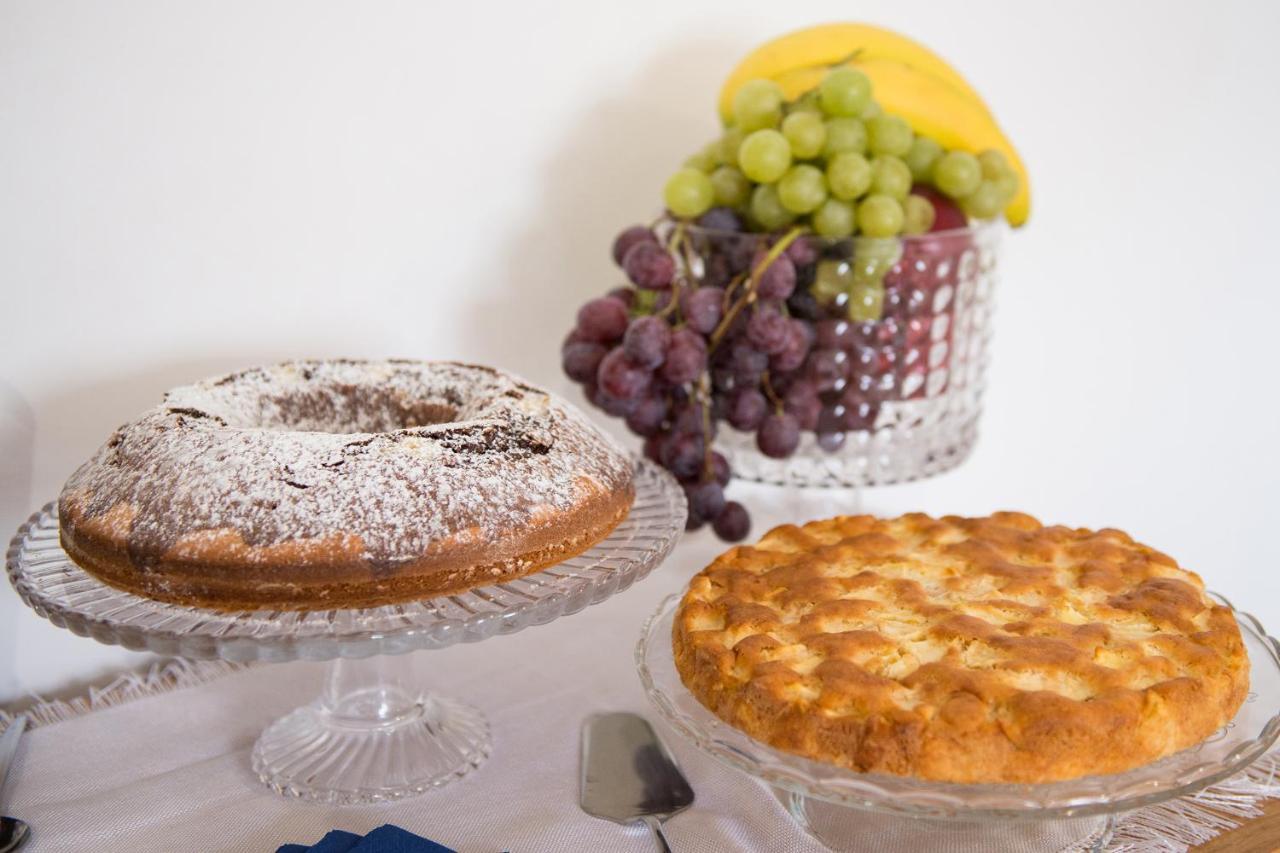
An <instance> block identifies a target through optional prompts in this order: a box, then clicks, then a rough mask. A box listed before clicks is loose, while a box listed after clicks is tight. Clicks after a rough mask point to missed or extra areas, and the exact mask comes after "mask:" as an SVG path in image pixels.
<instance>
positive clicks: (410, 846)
mask: <svg viewBox="0 0 1280 853" xmlns="http://www.w3.org/2000/svg"><path fill="white" fill-rule="evenodd" d="M276 853H454V851H453V850H450V849H449V848H448V847H445V846H444V845H443V844H437V843H435V842H434V841H428V840H427V839H425V838H423V837H422V836H420V835H414V834H413V833H412V832H406V831H405V830H403V829H401V828H400V827H398V826H392V825H391V824H389V823H388V824H384V825H383V826H380V827H378V828H377V829H375V830H373V831H372V832H370V833H369V834H368V835H366V836H364V837H363V838H361V837H360V836H359V835H355V834H354V833H350V832H343V831H342V830H341V829H335V830H333V831H332V832H330V833H328V834H327V835H325V837H324V838H321V839H320V840H319V841H317V842H316V843H315V844H312V845H311V846H310V847H308V846H307V845H305V844H285V845H284V846H282V847H280V848H279V849H278V850H276Z"/></svg>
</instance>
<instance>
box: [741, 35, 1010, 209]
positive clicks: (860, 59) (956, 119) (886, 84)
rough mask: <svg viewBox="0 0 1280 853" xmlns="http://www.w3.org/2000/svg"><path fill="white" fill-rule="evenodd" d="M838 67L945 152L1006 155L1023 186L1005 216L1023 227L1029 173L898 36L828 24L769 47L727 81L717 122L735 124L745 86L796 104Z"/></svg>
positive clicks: (986, 118) (949, 74)
mask: <svg viewBox="0 0 1280 853" xmlns="http://www.w3.org/2000/svg"><path fill="white" fill-rule="evenodd" d="M836 64H847V65H851V66H853V67H855V68H858V69H859V70H861V71H862V72H864V73H865V74H866V75H867V76H868V77H869V78H871V83H872V86H873V91H874V93H875V97H876V100H877V101H879V103H880V104H881V106H883V107H884V109H885V111H886V112H888V113H891V114H893V115H897V116H901V117H902V118H903V119H905V120H906V121H907V122H908V123H909V124H910V125H911V127H912V129H913V130H915V132H916V133H919V134H921V135H922V136H928V137H930V138H932V139H934V140H935V141H937V142H938V143H939V144H940V145H942V146H943V147H945V148H950V149H959V150H963V151H972V152H975V153H976V152H978V151H982V150H984V149H987V148H994V149H995V150H997V151H1000V152H1001V153H1003V154H1004V155H1005V157H1006V158H1007V159H1008V161H1009V164H1010V165H1011V166H1012V167H1013V169H1014V170H1015V171H1016V172H1017V175H1018V179H1019V181H1018V194H1017V195H1016V196H1014V198H1013V200H1012V201H1011V202H1010V203H1009V205H1008V207H1006V209H1005V216H1006V218H1008V220H1009V222H1010V224H1012V225H1015V226H1017V225H1021V224H1023V223H1024V222H1026V220H1027V217H1028V215H1029V214H1030V209H1031V191H1030V185H1029V181H1028V177H1027V170H1026V168H1025V166H1024V165H1023V163H1022V159H1021V157H1019V156H1018V152H1017V151H1016V150H1015V149H1014V147H1013V144H1012V143H1011V142H1010V141H1009V139H1008V138H1007V137H1006V136H1005V135H1004V133H1003V131H1001V130H1000V126H999V125H998V124H997V123H996V121H995V118H994V117H993V116H992V114H991V111H990V110H989V109H988V108H987V106H986V104H985V103H984V102H983V100H982V98H981V97H980V96H979V95H978V93H977V92H976V91H975V90H974V88H973V87H972V86H970V85H969V83H968V82H967V81H966V80H965V79H964V78H963V77H961V76H960V74H959V73H958V72H957V71H956V70H955V69H954V68H952V67H951V66H950V65H948V64H947V63H946V62H945V61H943V60H942V59H941V58H940V57H939V56H938V55H937V54H935V53H933V52H932V51H930V50H928V49H927V48H925V47H923V46H921V45H920V44H918V43H917V42H914V41H912V40H911V39H908V38H906V37H905V36H901V35H898V34H897V33H893V32H890V31H888V30H883V29H880V28H878V27H872V26H868V25H865V24H826V25H822V26H817V27H810V28H808V29H805V30H799V31H797V32H794V33H790V34H788V35H785V36H782V37H780V38H777V39H774V40H773V41H770V42H767V43H766V44H764V45H761V46H760V47H758V48H756V49H755V50H754V51H752V52H751V53H750V54H748V55H747V57H746V58H745V59H743V60H742V62H741V63H739V64H738V66H737V67H736V68H735V69H734V70H733V72H732V73H731V74H730V75H729V78H728V79H727V80H726V81H725V84H724V87H723V88H722V89H721V92H720V114H721V116H722V117H723V118H725V120H726V121H728V119H729V118H730V117H731V116H732V105H733V95H734V93H735V92H736V91H737V89H738V87H739V86H740V85H742V83H744V82H746V81H747V80H752V79H766V80H773V81H775V82H777V83H778V84H779V85H780V86H781V87H782V90H783V93H784V95H785V96H786V97H787V98H788V99H793V98H796V97H799V96H800V95H801V94H803V93H805V92H807V91H810V90H811V89H813V88H815V87H816V86H817V85H818V84H819V83H820V82H821V81H822V78H823V76H825V74H826V73H827V71H828V70H830V67H831V66H832V65H836Z"/></svg>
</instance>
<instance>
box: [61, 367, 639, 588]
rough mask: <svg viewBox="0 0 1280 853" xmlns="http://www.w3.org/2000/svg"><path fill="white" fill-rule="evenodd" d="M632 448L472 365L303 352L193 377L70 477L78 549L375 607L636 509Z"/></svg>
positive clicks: (64, 523)
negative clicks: (296, 357) (303, 357)
mask: <svg viewBox="0 0 1280 853" xmlns="http://www.w3.org/2000/svg"><path fill="white" fill-rule="evenodd" d="M632 478H633V464H632V462H631V460H630V459H629V458H628V457H627V455H626V454H625V453H624V452H623V451H622V450H621V449H620V448H618V447H617V445H616V444H614V443H613V442H612V441H611V440H610V439H609V438H608V437H606V436H605V435H604V434H603V433H601V432H600V431H598V430H596V429H595V428H594V427H593V426H591V424H590V423H588V422H587V421H586V420H585V418H583V417H582V415H581V414H579V413H578V412H577V411H576V410H574V409H572V408H571V407H569V406H567V405H566V404H564V403H563V402H561V401H559V400H557V399H556V398H554V397H553V396H551V395H549V394H547V393H546V392H545V391H542V390H541V389H538V388H535V387H533V386H530V385H527V384H525V383H523V382H521V381H519V380H517V379H515V378H514V377H511V376H508V375H506V374H503V373H501V372H499V371H495V370H492V369H490V368H485V367H478V366H474V365H465V364H457V363H453V362H411V361H384V362H358V361H330V362H291V363H288V364H283V365H277V366H275V367H270V368H260V369H255V370H251V371H245V372H244V373H240V374H233V375H231V376H225V377H220V378H217V379H210V380H206V381H204V382H201V383H197V384H195V385H191V386H186V387H184V388H179V389H175V390H174V391H171V392H170V393H169V394H168V395H166V398H165V401H164V403H163V404H162V405H160V406H158V407H156V408H155V409H152V410H151V411H149V412H147V413H145V414H144V415H143V416H141V417H140V418H138V419H137V420H136V421H134V422H132V423H130V424H127V425H125V426H123V427H121V428H120V429H119V430H117V431H116V433H115V434H114V435H112V436H111V438H110V439H109V440H108V441H107V443H106V444H105V445H104V446H103V447H102V448H101V449H100V450H99V451H98V453H97V454H95V456H94V457H93V458H92V459H91V460H89V461H88V462H86V463H85V464H84V465H83V466H81V467H80V468H79V469H78V470H77V471H76V473H75V474H73V475H72V477H71V479H70V480H68V482H67V484H66V486H65V487H64V489H63V492H62V495H61V497H60V499H59V505H58V512H59V525H60V530H61V539H62V545H63V547H64V549H65V550H66V551H67V553H68V554H69V555H70V556H71V558H72V559H73V560H75V561H76V562H77V563H78V564H80V565H81V566H82V567H83V568H84V569H85V570H86V571H88V572H90V573H91V574H94V575H96V576H97V577H99V578H101V579H102V580H103V581H105V582H106V583H109V584H111V585H112V586H116V587H119V588H122V589H125V590H128V591H130V592H134V593H137V594H140V595H144V596H147V597H150V598H155V599H159V600H162V601H169V602H174V603H178V604H188V605H194V606H202V607H212V608H218V609H248V608H266V607H269V608H281V609H329V608H347V607H368V606H374V605H378V604H385V603H390V602H395V601H405V600H409V599H415V598H427V597H431V596H434V595H441V594H449V593H454V592H458V591H461V590H465V589H469V588H471V587H475V586H481V585H486V584H492V583H499V582H502V581H504V580H510V579H512V578H515V577H519V576H521V575H525V574H529V573H530V572H534V571H537V570H539V569H542V568H546V567H548V566H550V565H553V564H555V563H558V562H561V561H563V560H565V559H567V558H569V557H572V556H574V555H576V554H579V553H581V552H582V551H585V550H586V549H587V548H589V547H591V546H592V545H593V544H595V543H596V542H598V541H599V540H601V539H603V538H604V537H605V536H607V535H608V534H609V532H610V531H612V530H613V528H614V527H615V526H616V525H617V524H618V523H619V522H620V521H621V520H622V519H623V518H624V517H625V516H626V515H627V513H628V512H629V510H630V508H631V504H632V502H633V500H634V497H635V490H634V485H633V482H632Z"/></svg>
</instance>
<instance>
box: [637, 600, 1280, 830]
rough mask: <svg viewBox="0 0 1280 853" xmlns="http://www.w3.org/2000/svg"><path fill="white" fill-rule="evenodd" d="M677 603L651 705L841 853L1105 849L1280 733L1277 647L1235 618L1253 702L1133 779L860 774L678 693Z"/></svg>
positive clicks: (644, 655) (651, 635)
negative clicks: (1133, 813)
mask: <svg viewBox="0 0 1280 853" xmlns="http://www.w3.org/2000/svg"><path fill="white" fill-rule="evenodd" d="M1214 597H1215V598H1216V599H1217V600H1218V601H1221V602H1222V603H1223V604H1225V605H1227V606H1228V607H1231V604H1230V602H1228V601H1226V600H1225V599H1223V598H1221V597H1220V596H1216V595H1215V596H1214ZM679 601H680V595H679V594H677V595H672V596H670V597H668V598H667V599H666V600H665V601H663V603H662V605H661V606H660V607H659V608H658V610H657V612H656V613H654V614H653V616H651V617H650V618H649V620H648V621H647V622H646V623H645V626H644V630H643V632H642V634H641V637H640V642H639V644H638V646H637V647H636V665H637V667H638V669H639V672H640V680H641V681H642V682H643V684H644V688H645V692H646V694H648V696H649V700H650V701H651V702H652V703H653V704H654V706H655V707H656V708H657V709H658V712H659V713H660V714H661V715H662V717H663V718H664V719H666V721H667V722H668V723H670V724H671V726H672V727H673V728H675V730H676V731H677V732H679V733H680V734H681V735H683V736H685V737H686V738H688V739H689V740H690V741H692V742H693V744H694V745H695V746H696V747H698V748H699V749H701V750H702V751H703V752H706V753H707V754H709V755H711V756H712V757H714V758H716V759H718V760H720V761H721V762H723V763H725V764H727V765H729V766H730V767H732V768H734V769H736V770H740V771H742V772H744V773H746V774H748V775H750V776H753V777H755V778H757V779H760V780H762V781H764V782H767V783H768V784H770V785H773V786H774V787H776V788H779V789H781V790H782V791H783V792H785V794H784V798H785V800H786V803H787V808H788V810H789V811H790V813H791V815H792V816H793V817H794V818H795V819H796V821H797V822H798V823H799V824H800V825H801V826H802V827H803V828H804V829H805V830H806V831H808V832H809V833H810V834H811V835H813V836H814V837H815V838H817V839H818V840H819V841H821V842H822V843H823V844H825V845H826V846H827V847H829V848H831V849H833V850H841V851H864V850H865V851H872V850H884V849H894V850H896V849H917V850H946V851H947V853H961V851H992V850H1053V851H1073V853H1074V851H1100V850H1102V849H1103V848H1104V845H1106V844H1107V842H1108V841H1109V840H1110V839H1111V836H1112V834H1113V831H1114V829H1115V824H1116V822H1117V821H1118V818H1119V815H1121V814H1122V813H1124V812H1127V811H1130V810H1132V809H1137V808H1141V807H1143V806H1149V805H1152V804H1154V803H1159V802H1162V801H1164V800H1168V799H1172V798H1174V797H1180V796H1183V795H1185V794H1190V793H1192V792H1195V791H1198V790H1200V789H1201V788H1204V787H1206V786H1208V785H1212V784H1214V783H1215V782H1220V781H1222V780H1223V779H1226V778H1227V777H1229V776H1232V775H1234V774H1236V773H1238V772H1239V771H1241V770H1243V769H1244V768H1245V767H1246V766H1248V765H1249V764H1251V763H1252V762H1253V761H1255V760H1257V759H1258V758H1259V757H1261V756H1262V754H1263V753H1265V752H1266V751H1267V750H1268V749H1269V748H1270V747H1271V745H1272V744H1273V743H1275V741H1276V737H1277V735H1280V643H1277V641H1276V640H1275V639H1273V638H1272V637H1270V636H1268V635H1267V633H1266V631H1265V630H1264V629H1263V627H1262V625H1261V624H1259V623H1258V620H1256V619H1255V618H1253V617H1252V616H1250V615H1249V614H1248V613H1242V612H1240V611H1238V610H1235V608H1232V611H1233V612H1234V614H1235V617H1236V620H1237V622H1238V623H1239V625H1240V633H1241V635H1242V636H1243V637H1244V641H1245V647H1246V648H1247V649H1248V652H1249V661H1250V664H1251V667H1250V673H1249V675H1250V679H1251V681H1250V692H1249V695H1248V698H1247V699H1246V700H1245V703H1244V705H1242V706H1241V708H1240V711H1239V712H1238V713H1237V714H1236V716H1235V718H1234V719H1233V720H1231V722H1229V723H1227V725H1226V726H1224V727H1223V728H1222V729H1220V730H1219V731H1218V732H1216V733H1215V734H1214V735H1213V736H1212V737H1210V738H1209V739H1208V740H1206V741H1204V742H1203V743H1201V744H1198V745H1197V746H1195V747H1192V748H1191V749H1187V750H1183V751H1182V752H1179V753H1176V754H1175V755H1171V756H1169V757H1168V758H1164V759H1162V760H1160V761H1157V762H1155V763H1154V764H1148V765H1145V766H1143V767H1139V768H1136V769H1134V770H1130V771H1128V772H1125V773H1117V774H1114V775H1108V776H1089V777H1086V778H1083V779H1072V780H1068V781H1065V782H1053V783H1047V784H1039V785H963V784H956V783H947V782H930V781H926V780H920V779H912V778H909V777H901V776H888V775H878V774H870V773H856V772H853V771H851V770H846V769H844V768H842V767H837V766H835V765H833V764H823V763H820V762H816V761H809V760H807V759H804V758H801V757H799V756H796V755H792V754H790V753H786V752H782V751H780V750H777V749H773V748H771V747H768V746H766V745H764V744H762V743H760V742H759V741H756V740H753V739H752V738H750V737H748V736H747V735H746V734H744V733H742V732H740V731H738V730H737V729H735V728H733V727H731V726H729V725H728V724H727V723H724V722H722V721H721V720H720V719H719V718H718V717H716V716H715V715H714V714H712V713H711V712H710V711H709V710H707V709H706V708H705V707H703V705H702V704H701V703H700V702H698V700H697V699H695V698H694V697H693V694H691V693H690V692H689V691H688V690H687V689H685V687H684V685H683V684H682V683H681V681H680V676H679V673H677V672H676V668H675V661H674V660H673V659H672V652H671V628H672V623H673V619H674V614H675V609H676V605H677V604H678V603H679ZM895 845H902V846H901V847H898V846H895ZM909 845H913V846H909Z"/></svg>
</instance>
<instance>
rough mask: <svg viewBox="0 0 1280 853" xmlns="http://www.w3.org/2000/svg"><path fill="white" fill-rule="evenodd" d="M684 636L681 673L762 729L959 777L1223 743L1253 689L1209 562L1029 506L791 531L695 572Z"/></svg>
mask: <svg viewBox="0 0 1280 853" xmlns="http://www.w3.org/2000/svg"><path fill="white" fill-rule="evenodd" d="M672 642H673V647H674V653H675V662H676V668H677V670H678V671H679V673H680V677H681V679H682V680H683V682H684V684H685V686H686V687H688V688H689V690H690V691H691V692H692V693H693V694H694V696H696V697H697V698H698V700H699V701H701V702H702V703H703V704H704V705H705V706H707V707H708V708H709V709H710V710H711V711H713V712H714V713H715V714H716V715H717V716H719V717H720V718H722V719H723V720H725V721H726V722H728V723H729V724H731V725H733V726H735V727H736V728H739V729H741V730H742V731H744V732H746V733H747V734H749V735H750V736H752V737H754V738H756V739H757V740H761V741H763V742H765V743H768V744H770V745H771V746H774V747H777V748H779V749H782V750H785V751H788V752H792V753H796V754H798V755H803V756H806V757H808V758H812V759H815V760H818V761H824V762H829V763H832V764H837V765H841V766H843V767H848V768H851V769H853V770H857V771H862V772H876V773H892V774H897V775H910V776H916V777H919V778H924V779H933V780H940V781H949V782H1048V781H1055V780H1061V779H1069V778H1075V777H1078V776H1084V775H1091V774H1103V773H1116V772H1120V771H1124V770H1128V769H1131V768H1133V767H1137V766H1139V765H1142V764H1146V763H1149V762H1151V761H1154V760H1156V759H1159V758H1161V757H1164V756H1166V755H1170V754H1172V753H1174V752H1177V751H1178V750H1181V749H1185V748H1187V747H1189V746H1192V745H1194V744H1196V743H1198V742H1200V741H1202V740H1204V739H1205V738H1207V737H1208V736H1209V735H1211V734H1212V733H1213V732H1215V731H1216V730H1217V729H1218V728H1220V727H1221V726H1223V725H1224V724H1225V723H1226V722H1227V721H1229V720H1230V719H1231V718H1232V717H1233V716H1234V715H1235V712H1236V710H1237V709H1238V708H1239V707H1240V704H1241V703H1242V702H1243V701H1244V698H1245V695H1246V693H1247V692H1248V688H1249V662H1248V657H1247V655H1246V652H1245V648H1244V643H1243V640H1242V639H1241V636H1240V631H1239V627H1238V626H1237V625H1236V622H1235V619H1234V617H1233V616H1232V614H1231V612H1230V610H1229V609H1228V608H1226V607H1223V606H1221V605H1218V604H1216V603H1214V602H1213V601H1212V600H1210V599H1209V598H1208V597H1207V596H1206V595H1205V593H1204V584H1203V583H1202V582H1201V580H1200V578H1199V577H1198V576H1197V575H1196V574H1195V573H1193V572H1190V571H1187V570H1185V569H1182V568H1179V567H1178V564H1177V563H1176V562H1175V561H1174V560H1172V559H1171V558H1169V557H1167V556H1165V555H1164V554H1161V553H1160V552H1158V551H1155V550H1153V549H1151V548H1148V547H1146V546H1145V545H1141V544H1139V543H1137V542H1134V541H1133V540H1132V539H1131V538H1130V537H1129V536H1128V535H1126V534H1125V533H1122V532H1121V531H1118V530H1099V531H1096V532H1095V531H1091V530H1083V529H1071V528H1066V527H1045V526H1042V525H1041V524H1040V522H1038V521H1037V520H1036V519H1034V518H1032V517H1030V516H1028V515H1023V514H1021V513H1007V512H1006V513H996V514H994V515H991V516H988V517H983V518H959V517H954V516H947V517H945V518H941V519H933V518H931V517H929V516H926V515H922V514H918V513H917V514H910V515H904V516H901V517H899V518H895V519H877V518H875V517H872V516H865V515H864V516H844V517H839V518H833V519H830V520H826V521H816V522H812V523H810V524H806V525H804V526H803V527H796V526H794V525H786V526H783V527H778V528H775V529H774V530H771V531H770V532H769V533H767V534H765V536H764V537H763V538H762V539H761V540H760V542H759V543H757V544H756V545H754V546H739V547H736V548H732V549H730V550H729V551H727V552H726V553H724V554H722V555H721V556H720V557H719V558H717V559H716V560H715V562H713V563H712V564H711V565H710V566H708V567H707V568H706V569H704V570H703V571H702V572H701V573H699V574H698V575H697V576H695V577H694V578H693V580H692V582H691V583H690V585H689V590H688V592H687V593H686V594H685V596H684V599H683V600H682V601H681V603H680V605H679V609H678V610H677V612H676V615H675V625H674V629H673V637H672Z"/></svg>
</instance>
